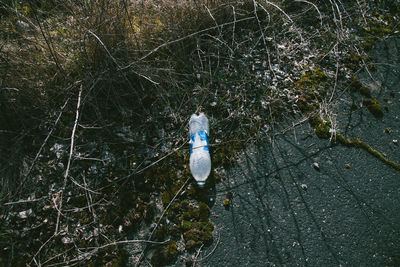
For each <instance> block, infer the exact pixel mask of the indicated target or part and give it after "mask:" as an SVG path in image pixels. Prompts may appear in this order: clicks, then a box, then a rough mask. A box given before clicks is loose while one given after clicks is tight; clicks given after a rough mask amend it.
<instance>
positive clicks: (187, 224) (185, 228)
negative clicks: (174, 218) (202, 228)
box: [181, 221, 192, 232]
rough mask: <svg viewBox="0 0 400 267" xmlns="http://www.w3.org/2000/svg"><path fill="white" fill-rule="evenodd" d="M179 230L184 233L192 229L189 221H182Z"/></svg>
mask: <svg viewBox="0 0 400 267" xmlns="http://www.w3.org/2000/svg"><path fill="white" fill-rule="evenodd" d="M181 229H182V230H183V231H184V232H186V231H189V230H190V229H192V223H191V222H189V221H182V224H181Z"/></svg>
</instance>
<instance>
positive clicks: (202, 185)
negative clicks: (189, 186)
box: [197, 181, 206, 188]
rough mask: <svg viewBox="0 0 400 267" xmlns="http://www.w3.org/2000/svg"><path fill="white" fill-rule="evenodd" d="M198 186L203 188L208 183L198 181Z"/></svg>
mask: <svg viewBox="0 0 400 267" xmlns="http://www.w3.org/2000/svg"><path fill="white" fill-rule="evenodd" d="M197 184H198V186H199V187H200V188H203V187H204V185H205V184H206V182H204V181H198V182H197Z"/></svg>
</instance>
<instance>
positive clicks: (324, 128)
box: [315, 123, 331, 139]
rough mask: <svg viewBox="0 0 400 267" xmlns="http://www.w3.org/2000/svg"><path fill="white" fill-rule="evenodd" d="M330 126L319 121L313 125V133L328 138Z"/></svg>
mask: <svg viewBox="0 0 400 267" xmlns="http://www.w3.org/2000/svg"><path fill="white" fill-rule="evenodd" d="M329 130H330V127H329V126H328V124H325V123H320V124H319V125H317V126H316V127H315V134H316V135H317V136H318V138H321V139H329V138H330V137H331V133H330V132H329Z"/></svg>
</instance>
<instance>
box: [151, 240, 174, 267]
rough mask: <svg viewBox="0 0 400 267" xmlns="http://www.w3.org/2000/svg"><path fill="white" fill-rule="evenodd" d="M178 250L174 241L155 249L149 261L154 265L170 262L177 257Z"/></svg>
mask: <svg viewBox="0 0 400 267" xmlns="http://www.w3.org/2000/svg"><path fill="white" fill-rule="evenodd" d="M178 254H179V251H178V246H177V245H176V242H175V241H172V242H170V243H169V244H168V245H167V246H165V247H162V248H160V249H157V250H156V251H155V252H154V253H153V255H152V256H151V263H152V264H153V265H155V266H164V265H168V264H171V263H172V262H174V261H175V260H176V258H177V257H178Z"/></svg>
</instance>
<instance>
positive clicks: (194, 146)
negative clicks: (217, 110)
mask: <svg viewBox="0 0 400 267" xmlns="http://www.w3.org/2000/svg"><path fill="white" fill-rule="evenodd" d="M208 134H209V126H208V119H207V117H206V115H204V113H200V114H199V115H196V114H193V115H192V116H191V117H190V121H189V135H190V164H189V165H190V171H191V173H192V175H193V177H194V179H195V180H196V181H197V184H198V185H199V187H204V185H205V183H206V179H207V177H208V175H209V174H210V171H211V158H210V151H209V146H208Z"/></svg>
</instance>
